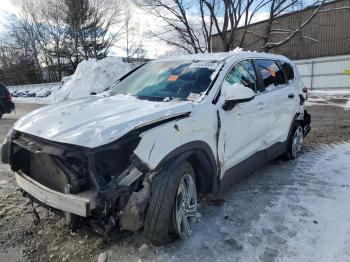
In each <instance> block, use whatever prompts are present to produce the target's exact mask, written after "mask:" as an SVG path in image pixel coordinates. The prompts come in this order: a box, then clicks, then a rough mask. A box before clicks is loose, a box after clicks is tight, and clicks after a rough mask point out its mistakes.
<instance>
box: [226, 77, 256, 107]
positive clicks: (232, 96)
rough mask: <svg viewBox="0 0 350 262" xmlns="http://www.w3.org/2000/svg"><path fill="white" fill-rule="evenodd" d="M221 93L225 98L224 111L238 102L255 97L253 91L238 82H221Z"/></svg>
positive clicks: (247, 100)
mask: <svg viewBox="0 0 350 262" xmlns="http://www.w3.org/2000/svg"><path fill="white" fill-rule="evenodd" d="M221 94H222V96H223V97H224V99H225V104H224V105H223V109H224V110H225V111H228V110H231V109H232V108H234V106H235V105H237V104H239V103H244V102H249V101H251V100H252V99H253V98H254V97H255V93H254V91H253V90H251V89H250V88H248V87H246V86H244V85H242V84H238V83H235V84H233V85H230V84H229V83H227V82H224V83H223V84H222V88H221Z"/></svg>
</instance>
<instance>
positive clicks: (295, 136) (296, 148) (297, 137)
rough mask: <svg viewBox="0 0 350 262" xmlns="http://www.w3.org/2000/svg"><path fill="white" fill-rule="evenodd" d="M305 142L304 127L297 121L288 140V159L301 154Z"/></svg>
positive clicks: (286, 154) (286, 155)
mask: <svg viewBox="0 0 350 262" xmlns="http://www.w3.org/2000/svg"><path fill="white" fill-rule="evenodd" d="M302 142H303V128H302V126H301V124H300V122H295V124H294V126H293V130H292V133H291V135H290V137H289V140H288V146H287V152H286V153H285V158H286V160H292V159H295V158H297V157H298V156H299V154H300V151H301V147H302Z"/></svg>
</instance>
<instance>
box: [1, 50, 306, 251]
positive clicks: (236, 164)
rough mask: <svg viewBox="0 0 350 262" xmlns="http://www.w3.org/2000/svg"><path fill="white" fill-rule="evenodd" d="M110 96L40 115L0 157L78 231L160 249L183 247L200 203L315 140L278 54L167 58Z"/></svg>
mask: <svg viewBox="0 0 350 262" xmlns="http://www.w3.org/2000/svg"><path fill="white" fill-rule="evenodd" d="M109 92H110V96H108V97H103V96H99V95H97V96H91V97H87V98H81V99H75V100H70V101H66V102H64V103H61V104H56V105H50V106H47V107H44V108H41V109H38V110H35V111H33V112H32V113H30V114H28V115H27V116H25V117H22V118H21V119H20V120H18V122H17V123H16V124H15V125H14V128H13V129H12V130H11V132H10V133H9V135H8V137H7V139H6V140H5V142H4V145H3V148H2V161H3V162H4V163H8V164H10V165H11V167H12V170H14V171H15V177H16V180H17V183H18V186H19V187H20V188H21V189H22V190H23V192H24V194H25V195H26V196H27V197H29V198H30V199H32V200H33V201H34V202H36V203H39V204H40V205H42V206H44V207H46V208H49V209H50V210H52V211H54V212H56V213H57V214H61V215H64V216H66V217H67V218H69V223H70V226H71V229H72V230H76V229H77V228H78V227H79V226H81V225H82V224H85V225H89V226H90V227H91V228H92V229H94V230H95V231H96V232H98V233H100V234H102V235H104V236H108V235H109V234H110V233H111V232H112V230H113V229H114V228H116V227H118V228H119V229H120V230H129V231H138V230H141V229H144V231H145V233H146V235H147V236H148V237H149V238H150V240H151V241H152V243H153V244H155V245H161V244H164V243H167V242H169V241H171V240H172V239H175V238H178V237H180V238H182V239H186V238H188V237H189V236H190V234H191V226H190V224H191V223H192V221H193V218H194V217H195V216H196V215H197V193H198V192H200V193H212V194H213V193H214V194H217V193H220V192H223V191H225V190H227V189H228V188H229V187H230V186H231V185H232V184H233V183H235V182H237V181H238V180H239V179H241V178H242V177H243V176H245V175H247V174H249V173H250V172H252V171H254V170H255V169H257V168H258V167H260V166H261V165H263V164H265V163H266V162H267V161H269V160H272V159H274V158H276V157H278V156H281V155H284V156H285V157H286V158H288V159H292V158H295V157H297V155H298V153H299V152H300V148H301V143H302V140H303V137H304V136H305V135H306V134H307V132H308V131H309V130H310V122H311V117H310V115H309V114H308V113H307V112H306V111H305V110H304V106H303V104H304V101H305V99H306V93H305V90H304V89H303V86H302V83H301V81H300V76H299V73H298V71H297V69H296V67H295V65H294V64H293V63H292V62H291V61H290V60H289V59H287V58H286V57H283V56H278V55H272V54H263V53H255V52H241V51H240V52H237V51H236V52H230V53H215V54H205V55H190V56H182V57H177V58H169V59H162V60H158V61H153V62H149V63H147V64H144V65H142V66H140V67H138V68H136V69H135V70H133V71H132V72H130V73H128V74H127V75H125V76H124V77H122V78H121V79H120V80H118V81H117V82H116V83H114V84H113V85H112V86H111V88H110V91H109ZM34 212H35V210H34Z"/></svg>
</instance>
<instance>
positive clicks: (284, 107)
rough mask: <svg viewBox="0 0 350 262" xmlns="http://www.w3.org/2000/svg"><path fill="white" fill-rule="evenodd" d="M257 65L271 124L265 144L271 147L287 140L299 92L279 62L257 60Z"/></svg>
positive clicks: (267, 118)
mask: <svg viewBox="0 0 350 262" xmlns="http://www.w3.org/2000/svg"><path fill="white" fill-rule="evenodd" d="M256 65H257V68H258V71H259V73H260V76H261V78H262V82H263V83H262V84H263V86H264V87H265V91H264V98H265V99H264V100H265V101H264V102H265V105H266V107H267V109H266V111H267V112H268V114H267V115H266V116H265V118H266V120H267V121H268V123H269V127H268V130H267V133H266V137H265V142H266V145H267V147H271V146H273V145H275V144H276V143H278V142H284V141H286V140H287V137H288V132H289V128H290V124H291V122H292V119H293V117H294V114H295V111H296V106H297V103H298V102H297V101H298V97H297V92H296V90H295V88H293V87H292V86H291V85H290V84H289V83H288V81H287V79H286V75H285V74H284V72H283V70H282V68H281V65H280V63H279V61H275V60H269V59H257V60H256Z"/></svg>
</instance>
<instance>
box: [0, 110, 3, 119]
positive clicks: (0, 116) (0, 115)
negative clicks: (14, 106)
mask: <svg viewBox="0 0 350 262" xmlns="http://www.w3.org/2000/svg"><path fill="white" fill-rule="evenodd" d="M2 115H3V112H2V109H1V108H0V119H1V118H2Z"/></svg>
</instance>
